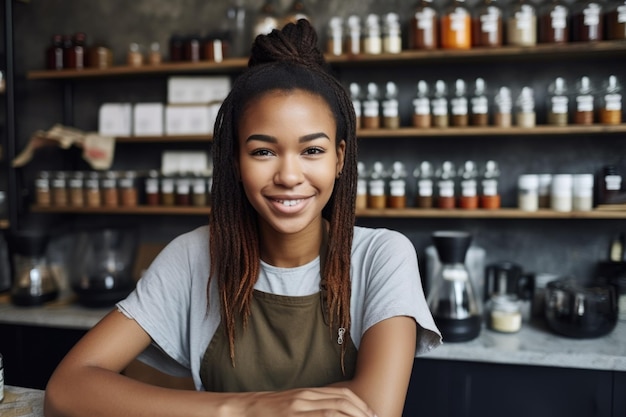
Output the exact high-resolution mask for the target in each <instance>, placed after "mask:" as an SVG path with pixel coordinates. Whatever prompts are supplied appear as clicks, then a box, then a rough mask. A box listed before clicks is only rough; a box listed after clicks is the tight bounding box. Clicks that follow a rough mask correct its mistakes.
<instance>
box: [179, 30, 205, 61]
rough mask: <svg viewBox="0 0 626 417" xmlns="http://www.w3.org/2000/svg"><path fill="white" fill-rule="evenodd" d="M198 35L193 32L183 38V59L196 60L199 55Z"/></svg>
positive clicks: (198, 58)
mask: <svg viewBox="0 0 626 417" xmlns="http://www.w3.org/2000/svg"><path fill="white" fill-rule="evenodd" d="M200 49H201V42H200V35H198V34H193V35H189V36H187V37H186V38H185V39H184V40H183V61H189V62H198V61H200V56H201V52H200Z"/></svg>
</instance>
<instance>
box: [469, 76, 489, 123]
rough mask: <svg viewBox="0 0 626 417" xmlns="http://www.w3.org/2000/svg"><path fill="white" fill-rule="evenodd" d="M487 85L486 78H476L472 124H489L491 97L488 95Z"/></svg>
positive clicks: (472, 99) (472, 103)
mask: <svg viewBox="0 0 626 417" xmlns="http://www.w3.org/2000/svg"><path fill="white" fill-rule="evenodd" d="M486 90H487V87H486V86H485V80H483V79H482V78H476V81H475V84H474V95H473V96H472V98H471V100H470V101H471V106H472V107H471V118H470V124H471V125H472V126H487V125H489V99H488V98H487V95H486Z"/></svg>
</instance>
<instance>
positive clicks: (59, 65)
mask: <svg viewBox="0 0 626 417" xmlns="http://www.w3.org/2000/svg"><path fill="white" fill-rule="evenodd" d="M46 68H47V69H50V70H60V69H63V36H62V35H54V36H52V42H51V43H50V46H48V48H47V49H46Z"/></svg>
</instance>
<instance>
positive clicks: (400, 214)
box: [31, 205, 626, 219]
mask: <svg viewBox="0 0 626 417" xmlns="http://www.w3.org/2000/svg"><path fill="white" fill-rule="evenodd" d="M31 211H32V212H33V213H61V214H139V215H144V214H150V215H194V216H206V215H209V214H210V212H211V208H210V207H179V206H178V207H164V206H137V207H115V208H109V207H98V208H72V207H40V206H37V205H34V206H31ZM356 215H357V217H363V218H365V217H369V218H377V217H378V218H440V219H450V218H468V219H626V210H592V211H572V212H567V213H562V212H557V211H554V210H547V209H544V210H538V211H536V212H528V211H522V210H519V209H515V208H502V209H498V210H484V209H478V210H462V209H452V210H441V209H418V208H406V209H364V210H357V211H356Z"/></svg>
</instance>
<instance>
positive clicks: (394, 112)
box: [383, 100, 398, 117]
mask: <svg viewBox="0 0 626 417" xmlns="http://www.w3.org/2000/svg"><path fill="white" fill-rule="evenodd" d="M383 116H385V117H398V101H397V100H386V101H384V102H383Z"/></svg>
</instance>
